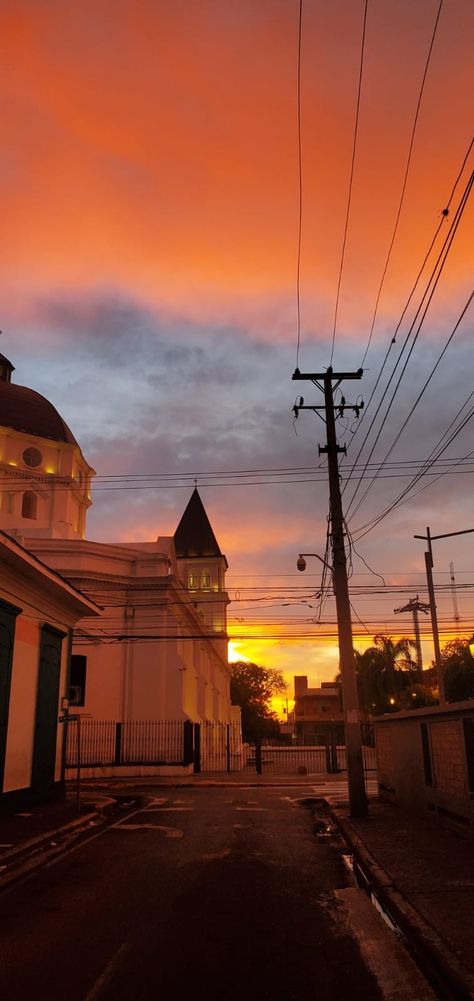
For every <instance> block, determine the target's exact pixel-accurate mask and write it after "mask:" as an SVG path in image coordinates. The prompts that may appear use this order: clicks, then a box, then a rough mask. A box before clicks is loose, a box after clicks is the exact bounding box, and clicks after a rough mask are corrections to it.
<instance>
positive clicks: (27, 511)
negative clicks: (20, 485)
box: [21, 490, 38, 519]
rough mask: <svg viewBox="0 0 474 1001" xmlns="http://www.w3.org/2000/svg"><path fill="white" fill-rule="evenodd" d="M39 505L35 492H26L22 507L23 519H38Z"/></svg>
mask: <svg viewBox="0 0 474 1001" xmlns="http://www.w3.org/2000/svg"><path fill="white" fill-rule="evenodd" d="M37 505H38V498H37V496H36V494H35V493H34V492H33V490H25V493H24V494H23V503H22V505H21V516H22V518H33V519H34V518H36V508H37Z"/></svg>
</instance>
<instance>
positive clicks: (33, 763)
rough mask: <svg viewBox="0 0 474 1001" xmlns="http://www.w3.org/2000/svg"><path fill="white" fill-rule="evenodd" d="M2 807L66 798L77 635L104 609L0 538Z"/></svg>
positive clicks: (0, 799)
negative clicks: (68, 703) (83, 621)
mask: <svg viewBox="0 0 474 1001" xmlns="http://www.w3.org/2000/svg"><path fill="white" fill-rule="evenodd" d="M0 564H1V569H2V572H1V575H0V804H1V805H11V804H13V805H16V804H23V803H28V802H29V801H32V800H34V799H45V798H50V797H54V796H58V795H61V793H62V790H63V779H64V767H63V738H64V725H63V724H62V723H60V722H59V718H60V716H61V715H62V714H63V712H64V710H63V706H64V700H65V699H67V696H68V692H69V657H70V650H71V638H72V629H73V626H74V625H75V624H76V622H77V621H78V619H80V618H82V617H83V616H84V615H88V616H89V617H90V618H91V620H92V617H93V616H95V615H98V614H99V609H98V608H97V607H96V606H95V605H94V603H93V602H92V601H90V600H89V599H88V598H86V597H85V596H84V595H83V594H80V593H79V592H78V591H77V590H76V589H75V588H73V587H71V585H70V584H68V583H67V582H66V581H65V580H63V579H62V578H61V577H60V576H59V575H58V574H56V573H54V571H53V570H51V569H50V568H49V567H47V566H45V565H44V564H42V563H40V561H39V560H38V559H36V557H35V556H33V555H32V554H31V553H29V552H27V551H26V550H25V549H23V547H22V546H20V545H19V544H18V543H17V542H15V541H14V540H13V539H11V538H10V537H9V536H8V535H6V534H5V533H4V532H0Z"/></svg>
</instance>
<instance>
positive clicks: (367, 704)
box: [355, 633, 417, 713]
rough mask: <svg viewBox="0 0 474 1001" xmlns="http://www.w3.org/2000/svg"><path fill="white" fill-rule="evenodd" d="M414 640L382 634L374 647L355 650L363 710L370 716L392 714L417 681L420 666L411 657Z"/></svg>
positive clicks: (378, 636) (377, 638)
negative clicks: (405, 692) (370, 714)
mask: <svg viewBox="0 0 474 1001" xmlns="http://www.w3.org/2000/svg"><path fill="white" fill-rule="evenodd" d="M414 648H415V643H414V642H413V640H410V639H407V638H406V637H402V639H399V640H393V639H392V638H391V636H383V635H381V634H380V633H379V634H378V635H377V636H374V646H371V647H369V648H368V650H364V652H363V653H359V652H358V651H357V650H356V651H355V658H356V670H357V675H358V682H359V698H360V703H361V707H362V708H363V709H364V710H365V711H366V712H368V713H383V712H393V711H394V710H396V709H397V708H398V701H399V697H400V693H401V692H402V691H403V689H404V688H407V687H408V686H409V685H413V684H414V682H415V681H416V671H417V665H416V663H415V661H414V660H413V658H412V656H411V650H412V649H414Z"/></svg>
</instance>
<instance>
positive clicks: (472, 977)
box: [331, 800, 474, 1001]
mask: <svg viewBox="0 0 474 1001" xmlns="http://www.w3.org/2000/svg"><path fill="white" fill-rule="evenodd" d="M331 809H332V814H333V817H334V819H335V820H336V823H337V824H338V826H339V828H340V829H341V831H342V833H343V835H344V837H345V839H346V841H347V843H348V845H349V848H350V850H351V852H352V853H353V858H354V862H355V863H356V868H357V865H358V866H360V869H361V870H362V875H363V877H364V878H365V879H367V880H368V883H369V885H370V888H372V889H373V891H374V892H375V895H376V897H377V899H378V901H379V902H380V903H381V904H382V906H383V908H384V909H385V910H386V911H387V912H388V914H389V916H390V917H391V918H392V919H393V920H394V922H395V924H396V925H397V926H398V928H399V929H400V931H401V932H402V934H403V936H404V937H405V939H406V945H407V947H408V948H409V951H411V953H412V955H413V956H414V958H415V959H416V960H417V962H418V963H419V965H420V966H421V968H422V969H424V971H425V972H426V974H427V975H428V976H429V977H430V979H431V980H432V983H434V985H435V986H436V984H438V990H440V992H441V993H440V996H441V997H446V996H447V997H450V996H451V997H452V998H455V999H456V1001H464V999H474V893H473V890H474V841H473V838H472V836H468V835H467V836H463V835H461V834H459V835H458V834H457V833H456V832H452V831H451V830H446V829H443V828H441V827H439V826H438V825H437V824H436V823H435V822H431V823H430V822H429V821H428V819H427V820H425V819H424V818H423V817H417V816H415V815H413V814H409V813H407V812H405V811H403V810H402V809H401V808H400V807H398V806H396V805H395V804H392V803H382V802H379V801H377V800H375V801H372V802H371V803H370V819H369V820H365V821H364V820H351V819H349V818H348V816H347V808H344V807H342V805H335V804H334V805H332V808H331ZM361 882H362V884H363V882H364V879H362V881H361ZM367 889H369V887H367ZM446 989H448V991H450V992H451V993H448V994H446V993H442V991H443V990H446Z"/></svg>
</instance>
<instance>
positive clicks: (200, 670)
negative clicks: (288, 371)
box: [0, 355, 239, 723]
mask: <svg viewBox="0 0 474 1001" xmlns="http://www.w3.org/2000/svg"><path fill="white" fill-rule="evenodd" d="M13 370H14V369H13V365H12V364H11V362H9V361H8V360H7V359H6V358H5V357H3V356H2V355H0V487H1V492H0V529H1V530H3V531H4V532H5V533H7V534H8V535H10V536H12V537H13V538H14V539H16V540H17V541H18V542H19V543H20V544H21V545H22V546H24V547H25V549H26V550H28V551H30V552H32V553H33V554H34V555H35V556H36V558H37V559H39V560H40V561H42V563H43V564H46V565H47V567H49V568H51V569H52V570H53V571H55V572H56V573H58V574H60V575H61V576H62V577H63V578H65V579H66V581H67V582H68V583H69V585H71V586H72V587H73V588H74V589H77V590H78V591H79V592H80V593H82V594H84V595H85V596H86V598H87V599H88V600H89V601H90V602H93V604H94V607H95V606H98V607H99V608H100V609H101V615H100V616H99V617H97V616H94V615H93V616H91V617H90V618H89V617H87V616H85V617H83V618H81V619H80V621H79V622H78V623H77V625H76V626H75V628H74V632H73V646H72V658H71V676H70V689H69V691H70V700H71V705H72V706H73V707H74V713H75V714H83V715H84V716H85V717H87V719H95V720H103V721H107V720H110V721H121V722H129V721H143V720H178V721H179V720H189V721H192V722H195V723H199V722H211V721H220V722H223V723H225V722H231V721H232V720H236V719H237V718H238V715H239V713H238V710H236V709H235V708H232V707H231V702H230V692H229V665H228V660H227V624H226V609H227V604H228V600H229V599H228V596H227V592H226V589H225V573H226V569H227V561H226V558H225V556H224V555H223V554H222V553H221V550H220V548H219V545H218V542H217V540H216V537H215V535H214V532H213V530H212V527H211V525H210V522H209V519H208V516H207V514H206V511H205V508H204V506H203V504H202V501H201V498H200V495H199V492H198V490H197V489H195V490H194V491H193V493H192V495H191V497H190V500H189V503H188V505H187V507H186V510H185V511H184V514H183V516H182V518H181V521H180V523H179V525H178V527H177V529H176V532H175V534H174V536H158V537H157V538H156V540H155V541H150V542H147V543H135V542H130V543H123V542H120V543H103V542H92V541H88V540H87V539H86V517H87V511H88V509H89V507H90V505H91V503H92V501H91V481H92V478H93V476H94V470H93V469H92V468H91V466H90V465H89V464H88V462H87V460H86V459H85V458H84V456H83V454H82V451H81V448H80V446H79V444H78V443H77V441H76V439H75V438H74V435H73V434H72V432H71V431H70V429H69V428H68V426H67V424H66V423H65V422H64V420H63V419H62V417H61V416H60V415H59V413H58V412H57V410H56V409H55V407H54V406H53V405H52V404H51V403H50V402H49V401H48V400H47V399H45V397H43V396H41V395H39V394H38V393H36V392H35V391H34V390H32V389H28V388H26V387H23V386H18V385H16V384H15V383H14V382H13V381H12V372H13Z"/></svg>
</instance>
